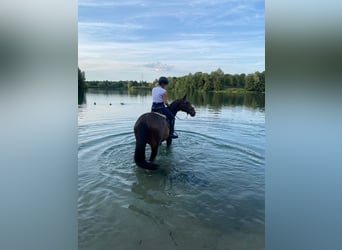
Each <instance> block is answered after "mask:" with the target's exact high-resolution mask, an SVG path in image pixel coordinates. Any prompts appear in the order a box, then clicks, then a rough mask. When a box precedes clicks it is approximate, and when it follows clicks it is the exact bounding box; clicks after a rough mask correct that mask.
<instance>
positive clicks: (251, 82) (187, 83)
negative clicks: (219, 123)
mask: <svg viewBox="0 0 342 250" xmlns="http://www.w3.org/2000/svg"><path fill="white" fill-rule="evenodd" d="M168 79H169V85H168V89H169V90H175V91H187V92H189V91H214V92H217V91H225V90H229V89H242V90H246V91H255V92H264V91H265V71H263V72H255V73H251V74H248V75H246V74H225V73H224V72H223V71H222V70H221V69H220V68H219V69H217V70H216V71H213V72H211V73H210V74H208V73H202V72H196V73H195V74H191V73H190V74H188V75H186V76H182V77H168ZM155 82H157V80H155Z"/></svg>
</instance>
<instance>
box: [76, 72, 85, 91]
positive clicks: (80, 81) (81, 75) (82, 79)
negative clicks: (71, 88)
mask: <svg viewBox="0 0 342 250" xmlns="http://www.w3.org/2000/svg"><path fill="white" fill-rule="evenodd" d="M85 80H86V78H85V72H84V71H82V70H81V69H80V68H78V88H79V89H85V88H86V85H85Z"/></svg>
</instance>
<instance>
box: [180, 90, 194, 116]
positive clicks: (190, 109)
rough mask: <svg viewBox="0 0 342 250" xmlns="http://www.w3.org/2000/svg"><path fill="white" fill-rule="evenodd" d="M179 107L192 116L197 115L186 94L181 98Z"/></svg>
mask: <svg viewBox="0 0 342 250" xmlns="http://www.w3.org/2000/svg"><path fill="white" fill-rule="evenodd" d="M178 109H179V110H180V111H183V112H185V113H187V114H189V115H190V116H195V114H196V111H195V109H194V107H193V106H192V105H191V103H190V102H189V101H188V100H187V99H186V95H185V96H184V97H183V98H181V99H179V104H178Z"/></svg>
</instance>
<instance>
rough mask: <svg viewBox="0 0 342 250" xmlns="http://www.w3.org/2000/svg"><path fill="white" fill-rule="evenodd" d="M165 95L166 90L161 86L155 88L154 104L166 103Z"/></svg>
mask: <svg viewBox="0 0 342 250" xmlns="http://www.w3.org/2000/svg"><path fill="white" fill-rule="evenodd" d="M165 93H166V89H163V88H162V87H160V86H157V87H154V88H153V89H152V100H153V102H157V103H159V102H162V103H164V100H163V95H164V94H165Z"/></svg>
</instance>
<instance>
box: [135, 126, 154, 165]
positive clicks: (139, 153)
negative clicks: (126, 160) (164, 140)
mask: <svg viewBox="0 0 342 250" xmlns="http://www.w3.org/2000/svg"><path fill="white" fill-rule="evenodd" d="M134 132H135V139H136V142H135V153H134V161H135V163H136V164H137V165H138V166H139V167H141V168H146V169H150V170H155V169H157V167H158V165H157V164H154V163H151V162H147V161H146V158H145V148H146V144H147V133H148V127H147V125H146V124H145V123H144V122H141V123H140V124H138V126H137V127H136V128H135V131H134Z"/></svg>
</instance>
